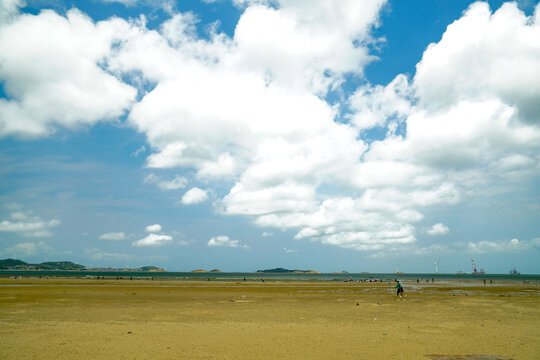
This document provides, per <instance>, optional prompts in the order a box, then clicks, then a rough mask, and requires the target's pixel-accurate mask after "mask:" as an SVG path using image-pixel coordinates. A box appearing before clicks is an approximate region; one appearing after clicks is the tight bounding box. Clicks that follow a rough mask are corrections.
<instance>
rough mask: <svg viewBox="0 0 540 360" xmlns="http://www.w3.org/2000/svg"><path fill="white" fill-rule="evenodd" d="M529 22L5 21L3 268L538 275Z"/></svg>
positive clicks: (328, 17)
mask: <svg viewBox="0 0 540 360" xmlns="http://www.w3.org/2000/svg"><path fill="white" fill-rule="evenodd" d="M539 79H540V6H538V2H537V1H527V0H522V1H517V2H504V1H487V2H474V1H467V0H456V1H443V0H434V1H414V0H362V1H357V0H340V1H330V0H328V1H324V0H309V1H308V0H185V1H173V0H159V1H150V0H90V1H77V0H70V1H67V0H26V1H22V0H0V258H18V259H22V260H24V261H27V262H31V263H39V262H43V261H63V260H70V261H74V262H76V263H79V264H83V265H86V266H91V267H130V268H136V267H139V266H143V265H154V266H159V267H163V268H165V269H166V270H169V271H191V270H194V269H206V270H211V269H220V270H223V271H229V272H232V271H239V272H250V271H256V270H259V269H270V268H275V267H283V268H289V269H311V270H318V271H322V272H337V271H348V272H379V273H389V272H395V271H396V269H399V271H402V272H408V273H418V272H422V273H432V272H434V271H435V263H436V262H437V263H438V269H439V271H440V272H441V273H456V272H458V271H460V270H461V271H464V272H471V271H472V264H471V260H474V262H475V263H476V265H477V266H478V268H483V269H485V271H486V272H488V273H507V272H508V271H509V270H511V269H513V268H517V269H518V270H519V271H521V272H522V273H529V274H539V273H540V261H539V259H540V221H539V220H540V185H539V184H540V80H539Z"/></svg>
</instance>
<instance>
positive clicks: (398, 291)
mask: <svg viewBox="0 0 540 360" xmlns="http://www.w3.org/2000/svg"><path fill="white" fill-rule="evenodd" d="M396 281H397V284H396V286H395V288H396V289H397V293H396V295H397V296H399V297H402V296H403V285H401V283H400V282H399V280H396Z"/></svg>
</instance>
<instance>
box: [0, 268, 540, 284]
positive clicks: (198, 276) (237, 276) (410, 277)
mask: <svg viewBox="0 0 540 360" xmlns="http://www.w3.org/2000/svg"><path fill="white" fill-rule="evenodd" d="M0 277H4V278H5V277H17V278H19V277H22V278H39V277H41V278H47V277H49V278H51V277H52V278H94V279H97V278H100V279H111V280H112V279H118V278H122V279H124V280H126V279H131V280H161V281H163V280H177V281H178V280H191V281H243V280H244V279H246V280H249V281H263V280H269V281H282V282H285V281H323V282H328V281H341V282H344V281H388V280H392V281H393V280H400V281H417V280H418V281H422V282H428V281H429V282H441V281H456V280H457V281H474V280H480V281H483V280H486V281H489V280H492V281H504V282H506V281H519V282H534V283H538V282H540V274H426V273H422V274H413V273H379V274H376V273H316V274H313V273H258V272H206V273H198V272H167V271H159V272H158V271H156V272H148V271H88V270H86V271H71V270H70V271H45V270H42V271H32V270H25V271H22V270H20V271H15V270H2V271H0Z"/></svg>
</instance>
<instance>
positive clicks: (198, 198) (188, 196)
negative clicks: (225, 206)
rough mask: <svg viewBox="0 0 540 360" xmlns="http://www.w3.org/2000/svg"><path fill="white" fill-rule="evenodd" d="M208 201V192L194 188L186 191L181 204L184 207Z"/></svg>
mask: <svg viewBox="0 0 540 360" xmlns="http://www.w3.org/2000/svg"><path fill="white" fill-rule="evenodd" d="M207 199H208V191H206V190H202V189H199V188H197V187H194V188H192V189H189V190H188V191H186V193H185V194H184V196H182V200H181V203H182V204H184V205H194V204H199V203H202V202H204V201H206V200H207Z"/></svg>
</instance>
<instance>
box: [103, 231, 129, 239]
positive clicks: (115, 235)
mask: <svg viewBox="0 0 540 360" xmlns="http://www.w3.org/2000/svg"><path fill="white" fill-rule="evenodd" d="M125 238H126V234H125V233H123V232H110V233H105V234H102V235H100V236H99V239H100V240H113V241H117V240H124V239H125Z"/></svg>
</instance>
